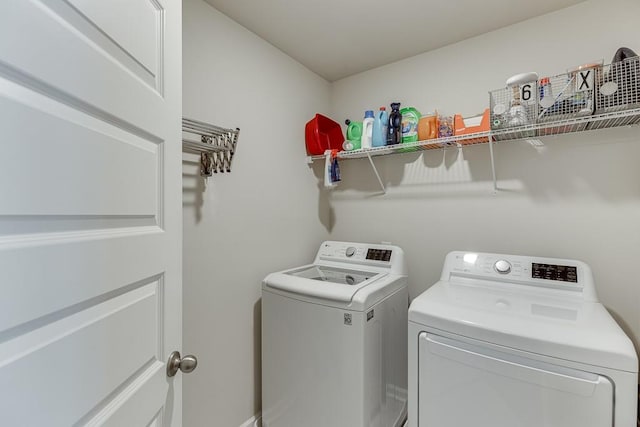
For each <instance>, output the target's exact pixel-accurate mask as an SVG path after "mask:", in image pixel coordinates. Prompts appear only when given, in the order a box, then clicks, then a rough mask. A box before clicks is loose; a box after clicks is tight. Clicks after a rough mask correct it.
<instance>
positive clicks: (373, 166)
mask: <svg viewBox="0 0 640 427" xmlns="http://www.w3.org/2000/svg"><path fill="white" fill-rule="evenodd" d="M367 158H368V159H369V163H371V168H372V169H373V173H375V174H376V178H378V183H379V184H380V188H381V189H382V193H383V194H387V189H386V188H385V187H384V183H383V182H382V179H381V178H380V174H379V173H378V168H376V165H375V163H373V159H372V158H371V153H367Z"/></svg>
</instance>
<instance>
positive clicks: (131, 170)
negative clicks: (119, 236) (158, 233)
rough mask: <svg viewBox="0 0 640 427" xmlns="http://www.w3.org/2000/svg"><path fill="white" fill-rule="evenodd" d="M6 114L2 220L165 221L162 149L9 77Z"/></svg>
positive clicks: (0, 94)
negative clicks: (119, 218) (162, 217)
mask: <svg viewBox="0 0 640 427" xmlns="http://www.w3.org/2000/svg"><path fill="white" fill-rule="evenodd" d="M0 110H2V111H3V114H4V117H3V118H2V121H3V132H4V135H5V137H7V138H8V139H10V140H11V142H12V143H11V144H2V145H0V168H2V169H3V170H4V172H3V173H5V174H7V176H10V177H11V178H12V179H11V180H5V181H0V191H1V192H2V194H6V195H7V197H8V199H3V203H2V205H1V206H0V214H3V215H16V214H20V215H77V214H79V213H81V214H83V215H119V216H132V215H136V216H146V217H152V218H156V217H157V216H158V213H159V212H158V210H159V206H158V190H159V188H160V182H159V179H160V177H161V176H162V173H163V171H162V170H161V166H162V164H161V162H160V156H159V154H160V152H161V150H162V144H158V143H155V142H151V141H148V140H145V139H142V138H140V137H138V136H136V135H133V134H131V133H129V132H125V131H123V130H122V129H119V128H117V127H115V126H112V125H110V124H107V123H104V122H103V121H101V120H98V119H95V118H93V117H90V116H87V115H86V114H84V113H81V112H78V111H77V110H75V109H73V108H70V107H67V106H66V105H64V104H60V103H58V102H55V101H52V100H50V99H48V98H47V97H45V96H43V95H40V94H37V93H33V92H30V91H28V90H25V89H24V88H21V87H20V86H19V85H17V84H15V83H12V82H10V81H7V80H4V79H1V78H0ZM52 141H55V142H54V143H52ZM78 177H80V178H81V179H78ZM16 183H19V185H20V188H21V189H23V191H27V192H29V194H30V197H28V198H27V197H24V195H23V193H22V191H13V189H14V187H15V185H16ZM78 195H81V197H78ZM156 223H157V220H156Z"/></svg>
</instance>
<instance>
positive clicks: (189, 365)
mask: <svg viewBox="0 0 640 427" xmlns="http://www.w3.org/2000/svg"><path fill="white" fill-rule="evenodd" d="M196 366H198V359H196V357H195V356H192V355H188V356H185V357H182V358H181V357H180V352H179V351H174V352H173V353H171V355H169V360H168V361H167V376H168V377H173V376H174V375H175V374H176V373H177V372H178V369H180V370H181V371H182V372H183V373H185V374H188V373H189V372H192V371H193V370H194V369H196Z"/></svg>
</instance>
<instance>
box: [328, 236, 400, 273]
mask: <svg viewBox="0 0 640 427" xmlns="http://www.w3.org/2000/svg"><path fill="white" fill-rule="evenodd" d="M322 261H330V262H341V263H345V264H356V265H363V266H366V265H369V266H376V267H383V268H388V269H391V270H392V271H393V272H396V271H397V272H400V273H402V274H406V273H404V272H405V271H406V265H405V261H404V253H403V251H402V249H400V248H399V247H397V246H393V245H386V244H381V245H376V244H369V243H353V242H335V241H327V242H323V243H322V244H321V245H320V249H319V250H318V254H317V255H316V261H315V262H316V263H318V262H322Z"/></svg>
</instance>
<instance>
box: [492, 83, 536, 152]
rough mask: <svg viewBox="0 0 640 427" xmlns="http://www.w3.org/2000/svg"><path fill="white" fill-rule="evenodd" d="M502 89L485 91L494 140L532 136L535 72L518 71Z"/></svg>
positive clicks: (534, 117) (534, 115) (533, 132)
mask: <svg viewBox="0 0 640 427" xmlns="http://www.w3.org/2000/svg"><path fill="white" fill-rule="evenodd" d="M506 86H507V87H506V88H504V89H498V90H493V91H490V92H489V98H490V109H491V130H492V131H496V133H495V138H496V139H497V140H504V139H514V138H529V137H532V136H535V130H533V129H528V128H527V127H528V126H530V125H535V123H536V117H537V104H538V74H536V73H524V74H518V75H516V76H513V77H511V78H510V79H509V80H507V84H506Z"/></svg>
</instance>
